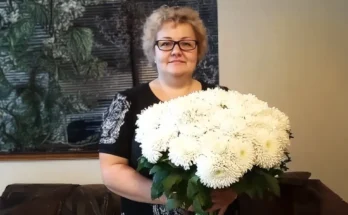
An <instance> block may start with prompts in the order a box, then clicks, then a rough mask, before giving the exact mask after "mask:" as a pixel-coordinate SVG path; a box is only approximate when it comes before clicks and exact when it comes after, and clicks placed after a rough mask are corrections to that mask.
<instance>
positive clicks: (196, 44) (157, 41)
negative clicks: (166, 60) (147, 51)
mask: <svg viewBox="0 0 348 215" xmlns="http://www.w3.org/2000/svg"><path fill="white" fill-rule="evenodd" d="M161 41H167V42H174V43H173V47H172V48H171V49H165V50H163V49H161V48H160V46H159V45H158V43H159V42H161ZM185 41H189V42H192V41H193V42H195V47H194V48H192V49H182V48H181V46H180V42H185ZM176 44H178V46H179V49H180V50H181V51H192V50H195V49H196V48H197V47H198V41H197V40H178V41H175V40H156V41H155V46H157V47H158V48H159V50H161V51H172V50H173V49H174V47H175V45H176Z"/></svg>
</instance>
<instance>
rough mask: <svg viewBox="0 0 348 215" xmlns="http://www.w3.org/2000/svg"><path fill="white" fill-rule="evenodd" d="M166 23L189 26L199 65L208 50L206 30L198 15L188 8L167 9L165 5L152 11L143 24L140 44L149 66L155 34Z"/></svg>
mask: <svg viewBox="0 0 348 215" xmlns="http://www.w3.org/2000/svg"><path fill="white" fill-rule="evenodd" d="M167 21H173V22H174V23H188V24H191V26H192V28H193V31H194V32H195V35H196V39H197V41H198V46H197V48H198V59H197V63H199V62H200V61H201V60H202V59H203V58H204V56H205V54H206V52H207V50H208V41H207V30H206V27H205V26H204V23H203V21H202V19H201V18H200V16H199V13H198V12H197V11H195V10H193V9H192V8H190V7H178V6H174V7H169V6H166V5H164V6H161V7H160V8H158V9H156V10H154V11H153V12H152V14H151V15H150V16H149V17H148V18H147V19H146V21H145V24H144V28H143V37H142V43H143V51H144V54H145V56H146V58H147V59H148V61H149V62H150V63H151V64H153V63H154V60H155V59H154V58H155V57H154V55H155V53H154V47H155V41H156V36H157V32H158V31H159V30H160V28H161V27H162V24H163V23H164V22H167Z"/></svg>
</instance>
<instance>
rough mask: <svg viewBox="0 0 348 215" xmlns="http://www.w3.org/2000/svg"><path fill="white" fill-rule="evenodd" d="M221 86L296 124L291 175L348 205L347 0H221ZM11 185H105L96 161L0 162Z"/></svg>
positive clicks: (1, 179) (2, 182)
mask: <svg viewBox="0 0 348 215" xmlns="http://www.w3.org/2000/svg"><path fill="white" fill-rule="evenodd" d="M218 10H219V26H218V27H219V40H220V42H219V51H220V53H219V54H220V56H219V57H220V80H221V84H222V85H226V86H228V87H230V88H231V89H235V90H239V91H241V92H251V93H254V94H256V95H257V96H259V97H260V98H261V99H265V100H267V101H269V103H270V104H272V105H275V106H277V107H279V108H281V109H282V110H283V111H285V112H286V113H287V114H288V115H289V116H290V117H291V120H292V125H293V131H294V132H295V137H296V139H295V140H294V141H293V147H292V156H293V160H294V161H293V163H292V165H291V170H306V171H311V172H312V173H313V176H314V177H315V178H319V179H321V180H322V181H323V182H324V183H326V184H327V185H328V186H329V187H330V188H332V189H333V190H334V191H335V192H337V193H338V194H339V195H341V196H342V197H343V198H344V199H345V200H348V186H347V185H346V181H347V180H346V178H345V177H346V176H347V173H344V170H343V169H344V168H345V169H346V172H347V170H348V167H347V163H348V162H347V161H346V155H347V154H348V145H347V144H346V145H345V144H344V143H347V141H348V132H346V131H347V130H348V124H347V122H348V115H347V112H345V110H348V85H347V84H346V82H347V81H348V63H347V62H348V61H347V56H348V23H347V20H348V13H347V11H348V1H346V0H330V1H329V0H326V1H318V0H262V1H258V0H218ZM0 173H1V176H0V192H2V190H3V189H4V188H5V186H6V185H7V184H10V183H18V182H21V183H22V182H23V183H81V184H85V183H101V179H100V171H99V164H98V161H97V160H81V161H71V160H70V161H35V162H0Z"/></svg>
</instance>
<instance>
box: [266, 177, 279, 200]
mask: <svg viewBox="0 0 348 215" xmlns="http://www.w3.org/2000/svg"><path fill="white" fill-rule="evenodd" d="M262 174H263V176H264V177H265V179H266V181H267V183H268V187H269V189H270V190H271V191H272V192H273V193H274V194H275V195H276V196H280V187H279V183H278V179H277V178H275V177H273V176H272V175H269V174H267V173H265V172H263V173H262Z"/></svg>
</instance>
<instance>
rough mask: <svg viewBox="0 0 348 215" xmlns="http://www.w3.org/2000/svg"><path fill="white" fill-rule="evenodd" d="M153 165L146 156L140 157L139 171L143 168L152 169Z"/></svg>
mask: <svg viewBox="0 0 348 215" xmlns="http://www.w3.org/2000/svg"><path fill="white" fill-rule="evenodd" d="M152 166H153V164H152V163H150V162H149V161H148V160H147V159H146V158H145V157H140V158H139V159H138V166H137V171H141V170H143V169H145V168H146V169H151V168H152Z"/></svg>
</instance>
